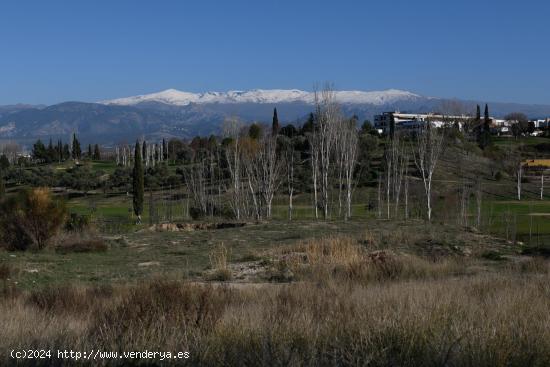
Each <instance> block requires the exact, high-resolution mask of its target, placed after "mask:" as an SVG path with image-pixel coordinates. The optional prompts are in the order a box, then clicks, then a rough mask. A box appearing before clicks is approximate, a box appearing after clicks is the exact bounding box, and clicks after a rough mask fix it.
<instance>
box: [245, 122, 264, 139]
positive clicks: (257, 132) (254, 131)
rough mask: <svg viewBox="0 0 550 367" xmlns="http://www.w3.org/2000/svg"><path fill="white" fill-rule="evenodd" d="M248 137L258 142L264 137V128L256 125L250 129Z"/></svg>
mask: <svg viewBox="0 0 550 367" xmlns="http://www.w3.org/2000/svg"><path fill="white" fill-rule="evenodd" d="M248 136H249V137H250V138H251V139H254V140H258V139H259V138H260V137H261V136H262V128H261V127H260V125H258V124H256V123H254V124H252V125H250V127H249V128H248Z"/></svg>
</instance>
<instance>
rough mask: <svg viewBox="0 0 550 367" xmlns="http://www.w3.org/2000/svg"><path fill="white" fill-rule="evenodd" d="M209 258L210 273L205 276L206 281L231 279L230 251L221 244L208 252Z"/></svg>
mask: <svg viewBox="0 0 550 367" xmlns="http://www.w3.org/2000/svg"><path fill="white" fill-rule="evenodd" d="M209 257H210V266H211V268H212V271H211V272H210V273H209V274H208V275H207V278H208V280H218V281H226V280H230V279H231V278H232V274H231V269H229V258H230V257H231V251H230V250H229V249H228V248H227V247H226V246H225V245H224V244H223V243H221V244H219V245H218V246H216V247H215V248H214V249H213V250H212V251H211V252H210V254H209Z"/></svg>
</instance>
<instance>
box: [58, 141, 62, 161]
mask: <svg viewBox="0 0 550 367" xmlns="http://www.w3.org/2000/svg"><path fill="white" fill-rule="evenodd" d="M57 160H58V161H59V162H60V163H61V161H62V160H63V143H62V142H61V139H60V140H58V141H57Z"/></svg>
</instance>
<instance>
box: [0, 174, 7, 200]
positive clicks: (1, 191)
mask: <svg viewBox="0 0 550 367" xmlns="http://www.w3.org/2000/svg"><path fill="white" fill-rule="evenodd" d="M4 196H6V188H5V186H4V175H3V174H2V170H1V169H0V201H2V199H4Z"/></svg>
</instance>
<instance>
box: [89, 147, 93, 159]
mask: <svg viewBox="0 0 550 367" xmlns="http://www.w3.org/2000/svg"><path fill="white" fill-rule="evenodd" d="M88 159H93V156H92V144H88Z"/></svg>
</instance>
